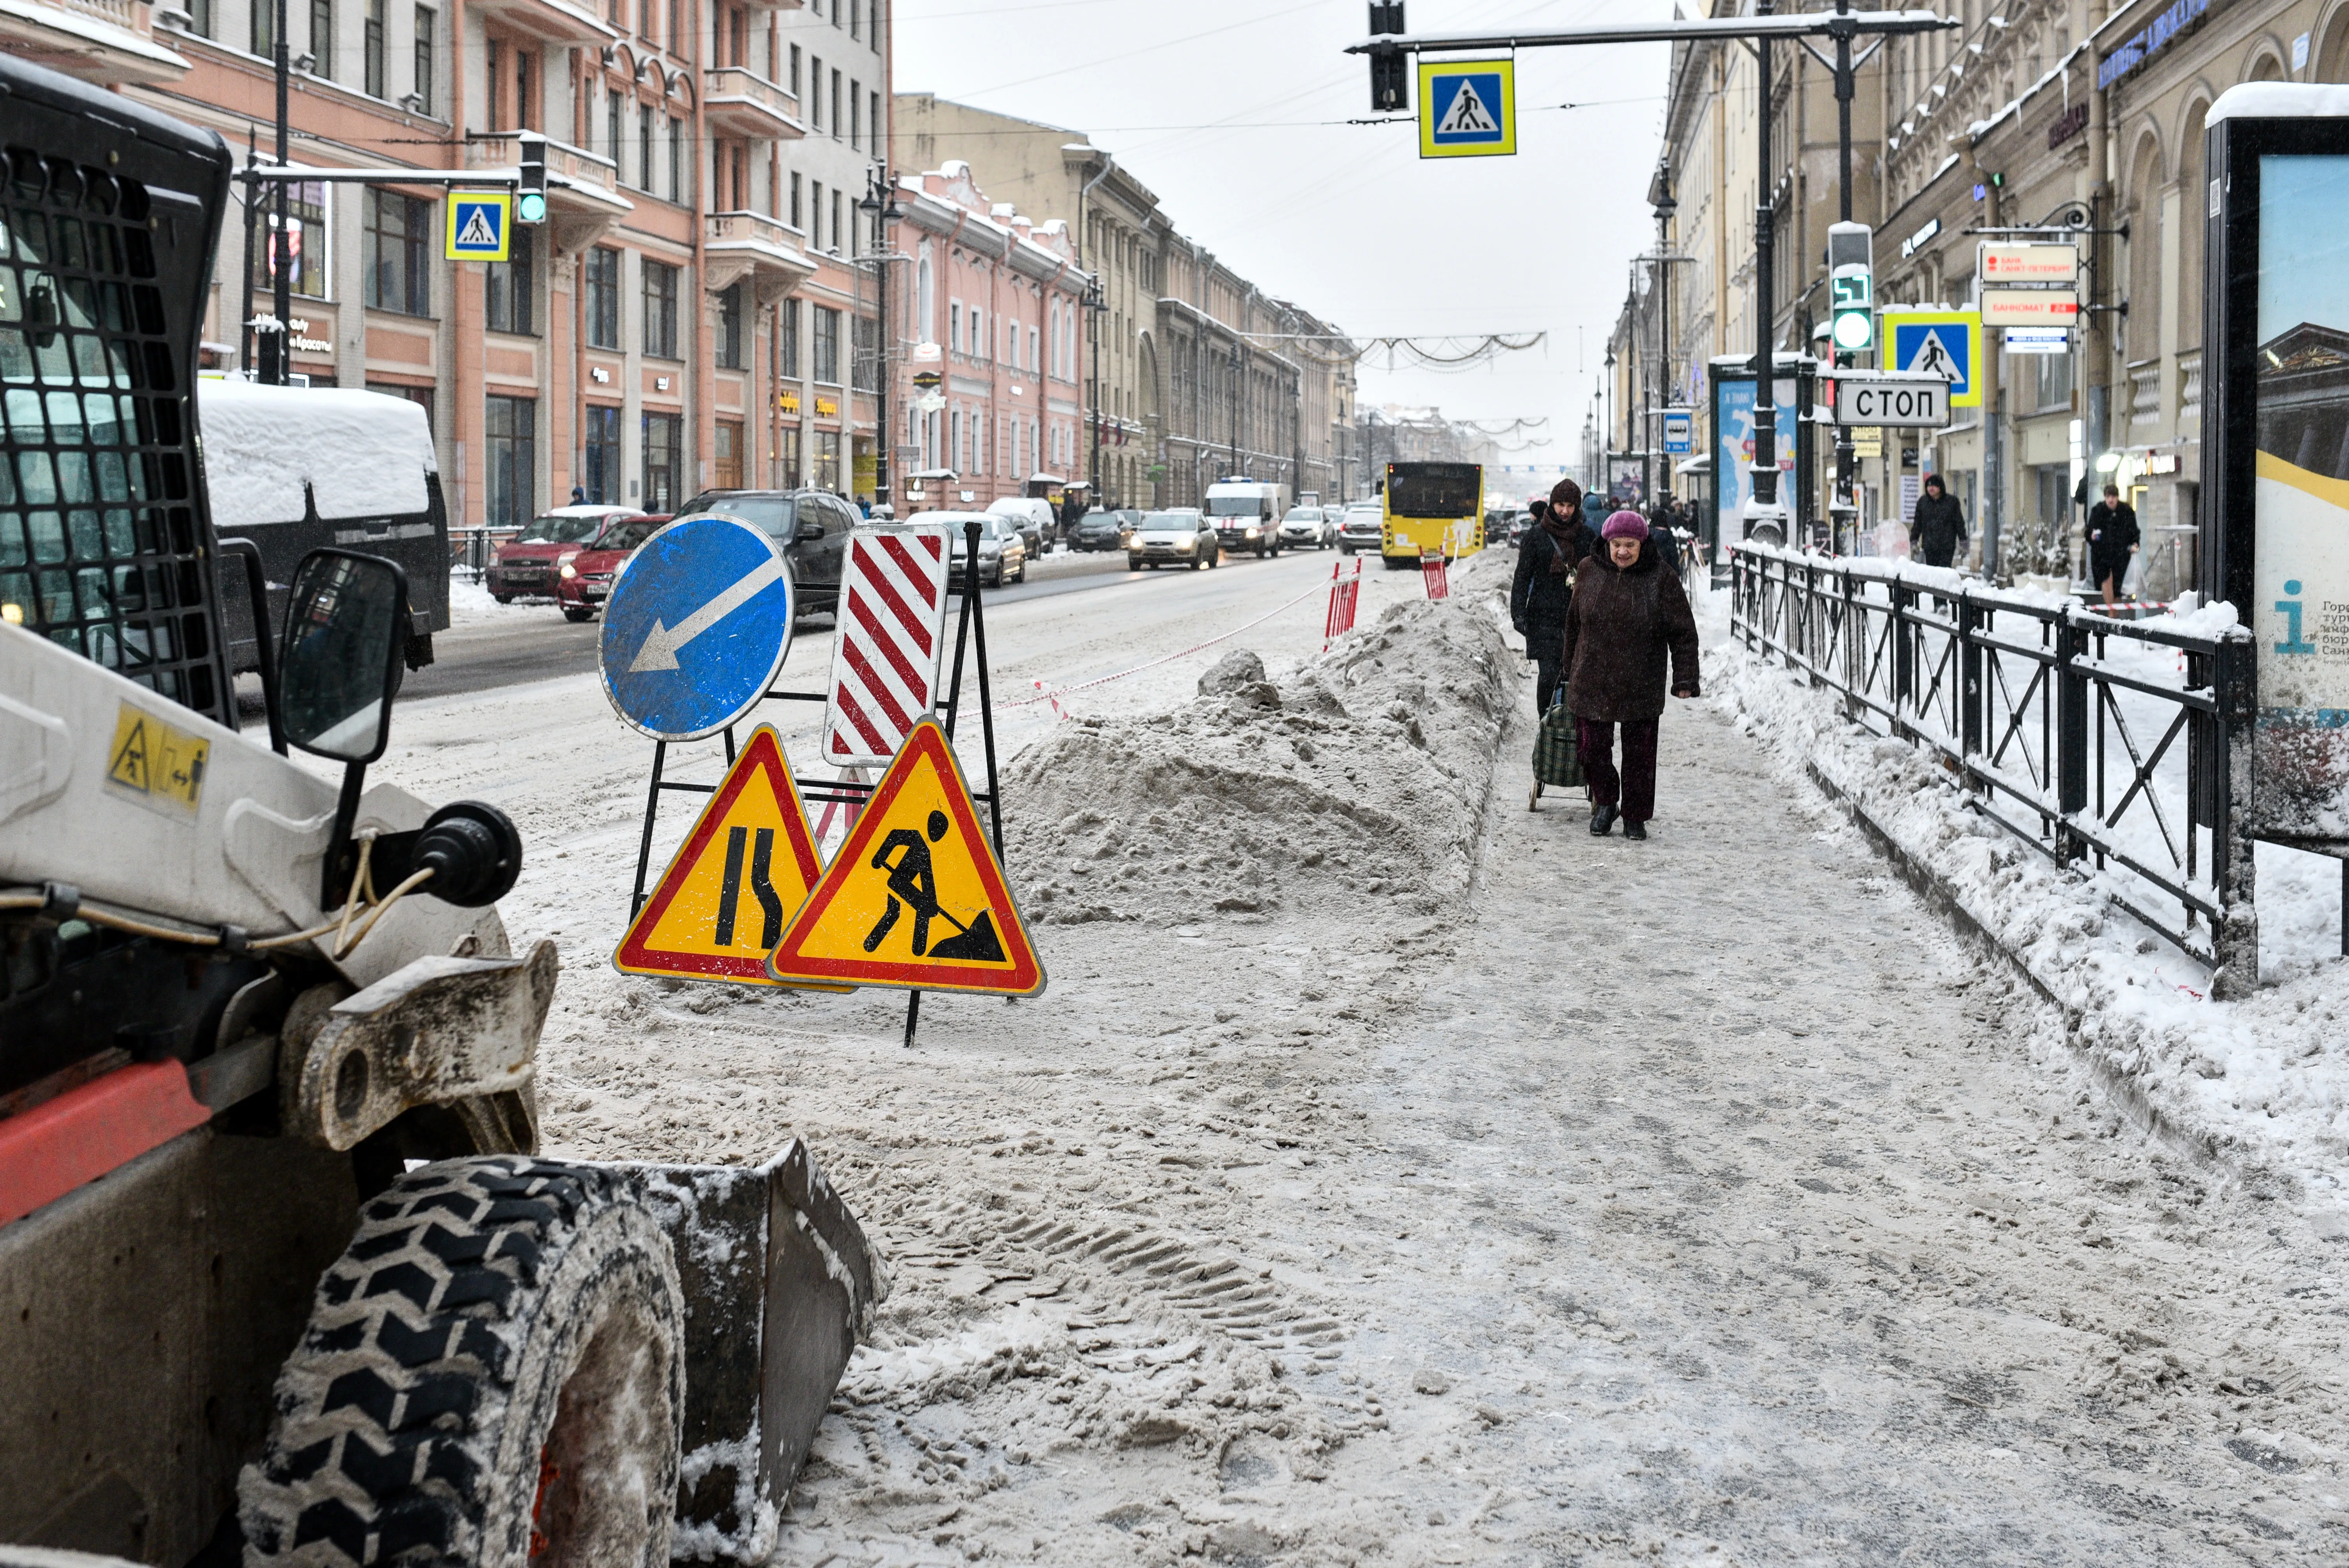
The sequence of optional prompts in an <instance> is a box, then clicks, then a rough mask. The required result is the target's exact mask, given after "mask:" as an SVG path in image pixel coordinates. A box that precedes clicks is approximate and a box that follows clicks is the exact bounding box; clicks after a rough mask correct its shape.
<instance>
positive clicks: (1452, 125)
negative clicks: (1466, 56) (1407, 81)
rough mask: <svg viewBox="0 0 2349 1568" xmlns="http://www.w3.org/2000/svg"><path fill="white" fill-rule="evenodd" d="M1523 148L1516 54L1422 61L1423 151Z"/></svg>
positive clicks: (1449, 154) (1449, 153)
mask: <svg viewBox="0 0 2349 1568" xmlns="http://www.w3.org/2000/svg"><path fill="white" fill-rule="evenodd" d="M1516 150H1517V63H1516V61H1515V60H1428V59H1424V58H1423V59H1422V60H1421V61H1420V62H1419V155H1420V156H1421V157H1422V158H1506V157H1509V156H1511V155H1513V154H1515V153H1516Z"/></svg>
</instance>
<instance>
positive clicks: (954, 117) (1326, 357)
mask: <svg viewBox="0 0 2349 1568" xmlns="http://www.w3.org/2000/svg"><path fill="white" fill-rule="evenodd" d="M894 131H895V141H894V142H893V144H892V145H893V148H894V150H895V158H896V160H897V161H898V162H899V163H900V164H903V165H905V166H909V167H915V168H935V167H938V166H940V164H941V163H942V162H943V161H945V160H950V159H951V160H961V161H965V162H967V163H968V166H969V168H970V170H971V171H972V174H973V176H974V178H975V179H976V181H977V182H978V185H979V186H980V187H981V188H982V189H984V190H985V191H988V194H989V195H990V196H991V197H993V198H994V199H995V200H996V201H1003V202H1008V203H1009V204H1010V205H1011V206H1013V207H1014V208H1016V209H1017V210H1018V211H1021V212H1025V213H1029V214H1030V215H1031V216H1032V217H1034V218H1036V219H1038V220H1059V221H1060V222H1064V223H1066V224H1068V225H1069V227H1070V231H1071V234H1072V235H1074V236H1075V238H1076V240H1077V258H1078V261H1079V263H1080V264H1081V266H1082V268H1083V270H1084V271H1085V272H1086V273H1088V274H1090V275H1091V276H1092V277H1093V278H1095V279H1097V280H1098V281H1099V288H1098V290H1097V292H1096V294H1094V296H1093V299H1092V304H1091V307H1090V308H1091V313H1092V317H1093V321H1092V328H1091V332H1092V343H1091V344H1090V345H1089V346H1088V347H1087V351H1086V359H1085V366H1084V383H1083V387H1082V415H1083V418H1084V421H1085V449H1084V452H1083V456H1082V459H1081V466H1080V468H1079V469H1078V470H1077V471H1078V473H1079V474H1080V475H1081V478H1082V480H1084V482H1086V483H1087V484H1088V485H1090V486H1091V488H1092V493H1093V494H1094V495H1096V496H1097V497H1099V498H1100V500H1102V502H1103V503H1105V504H1107V505H1110V506H1141V507H1149V506H1177V505H1189V504H1195V502H1196V500H1197V499H1198V497H1199V495H1200V494H1201V490H1202V486H1203V485H1204V484H1205V483H1210V482H1213V480H1215V479H1216V478H1219V477H1221V476H1222V474H1223V473H1224V472H1225V471H1226V469H1228V470H1229V471H1230V472H1233V473H1244V474H1248V475H1250V476H1252V477H1255V478H1258V479H1274V480H1279V481H1280V482H1282V483H1286V484H1288V485H1290V486H1291V488H1292V489H1293V490H1319V491H1320V492H1321V493H1323V494H1324V495H1325V496H1334V494H1335V493H1336V492H1337V491H1338V490H1339V489H1340V488H1341V486H1342V485H1343V483H1344V482H1345V480H1344V477H1343V476H1345V475H1346V474H1348V473H1353V474H1354V478H1355V481H1356V482H1357V483H1358V484H1359V482H1360V476H1359V472H1358V469H1359V463H1358V462H1356V461H1355V460H1354V459H1353V458H1352V457H1351V452H1352V449H1353V440H1354V437H1353V386H1354V382H1353V358H1352V347H1351V345H1350V344H1349V343H1347V341H1346V340H1345V338H1344V337H1343V335H1341V334H1340V333H1338V332H1337V331H1336V329H1334V328H1332V327H1330V326H1329V325H1327V324H1326V323H1323V322H1321V321H1319V319H1317V318H1315V317H1313V316H1312V315H1309V313H1307V312H1305V311H1304V310H1302V309H1301V308H1300V307H1298V306H1296V305H1293V304H1287V303H1285V302H1281V301H1278V300H1274V299H1271V298H1269V297H1268V296H1266V295H1264V294H1262V293H1260V292H1259V291H1258V290H1257V289H1256V288H1255V286H1254V285H1253V284H1249V283H1248V282H1247V280H1246V279H1243V278H1240V277H1238V276H1237V274H1234V273H1231V272H1230V271H1229V269H1227V268H1224V267H1222V266H1221V265H1220V264H1219V263H1216V262H1215V260H1214V258H1213V257H1212V256H1211V255H1208V254H1207V253H1206V252H1204V251H1203V250H1201V249H1200V248H1199V246H1198V245H1197V244H1196V243H1195V242H1192V241H1191V240H1189V239H1186V238H1185V236H1183V235H1182V234H1181V233H1179V232H1177V230H1176V228H1175V225H1174V220H1173V219H1172V218H1171V217H1170V216H1168V215H1167V214H1166V213H1165V212H1164V210H1163V209H1162V208H1161V207H1160V206H1159V202H1158V197H1157V195H1156V194H1155V193H1154V191H1152V190H1151V189H1150V188H1149V187H1148V186H1147V185H1145V184H1144V183H1143V181H1141V179H1140V178H1139V177H1138V176H1137V175H1136V174H1135V173H1134V171H1133V170H1130V169H1127V168H1126V167H1124V166H1123V164H1121V163H1120V162H1119V161H1118V160H1117V159H1116V158H1115V157H1114V156H1113V155H1112V154H1111V153H1109V152H1108V151H1106V150H1103V149H1101V148H1097V147H1095V146H1093V145H1092V141H1091V140H1090V139H1089V138H1087V137H1086V136H1085V135H1084V134H1083V133H1082V132H1080V131H1072V130H1067V129H1061V128H1060V127H1058V126H1051V125H1045V124H1040V123H1039V122H1037V121H1034V120H1027V119H1018V118H1016V117H1014V116H1010V115H1003V114H997V113H994V112H992V111H990V110H987V109H979V108H972V107H970V106H969V105H968V104H958V103H955V102H953V101H952V100H950V99H946V98H938V97H936V96H935V95H933V94H927V93H908V94H905V95H903V96H901V97H900V98H898V100H897V108H896V117H895V121H894ZM1216 454H1220V455H1216ZM1211 456H1212V457H1213V458H1214V460H1213V461H1210V458H1211ZM1203 474H1204V475H1205V476H1206V478H1205V479H1204V480H1203V479H1201V477H1200V476H1201V475H1203Z"/></svg>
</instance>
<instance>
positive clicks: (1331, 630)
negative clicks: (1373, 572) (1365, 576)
mask: <svg viewBox="0 0 2349 1568" xmlns="http://www.w3.org/2000/svg"><path fill="white" fill-rule="evenodd" d="M1339 565H1340V563H1339V562H1335V561H1332V562H1330V618H1329V620H1328V622H1327V623H1325V624H1323V626H1322V628H1321V651H1322V652H1323V653H1328V652H1329V651H1330V644H1331V643H1334V642H1336V641H1337V640H1338V639H1339V638H1340V637H1342V636H1344V635H1345V634H1347V633H1349V632H1350V631H1352V630H1353V629H1354V605H1355V604H1356V603H1357V602H1358V601H1360V600H1361V596H1362V563H1361V560H1360V559H1359V558H1358V559H1357V560H1356V561H1355V562H1354V574H1353V575H1352V576H1351V577H1341V576H1340V575H1339Z"/></svg>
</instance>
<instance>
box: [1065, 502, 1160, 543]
mask: <svg viewBox="0 0 2349 1568" xmlns="http://www.w3.org/2000/svg"><path fill="white" fill-rule="evenodd" d="M1141 521H1142V514H1141V513H1140V512H1138V511H1133V509H1131V508H1128V507H1117V508H1110V507H1100V506H1097V507H1095V508H1093V509H1092V511H1089V512H1087V513H1085V515H1084V516H1082V517H1081V518H1079V519H1078V520H1077V525H1076V527H1074V528H1072V529H1071V530H1070V531H1069V548H1070V549H1071V550H1123V549H1124V548H1125V547H1126V543H1127V542H1128V541H1129V540H1131V539H1132V538H1133V531H1134V528H1135V527H1136V526H1137V525H1138V524H1139V523H1140V522H1141Z"/></svg>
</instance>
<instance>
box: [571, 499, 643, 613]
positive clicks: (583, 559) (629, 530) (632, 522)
mask: <svg viewBox="0 0 2349 1568" xmlns="http://www.w3.org/2000/svg"><path fill="white" fill-rule="evenodd" d="M668 516H669V514H668V513H667V512H661V513H658V514H654V513H650V512H637V513H635V514H634V515H632V516H628V517H616V518H614V519H613V520H612V521H610V522H607V523H605V525H604V530H603V531H602V532H600V533H598V534H597V535H596V536H595V538H593V539H591V540H589V541H588V542H586V543H585V544H583V545H580V546H579V547H578V548H576V549H574V550H568V551H565V552H564V553H563V555H562V556H561V557H560V558H558V559H557V560H556V562H555V563H554V578H555V583H554V602H555V603H558V604H560V605H562V606H563V618H564V620H566V621H585V620H587V619H589V618H590V617H592V616H593V615H594V614H595V612H596V611H597V610H599V609H601V608H602V607H603V604H604V601H605V600H606V599H608V598H610V597H611V596H612V579H613V578H614V577H616V576H617V575H619V571H620V567H621V565H622V564H623V563H624V562H626V560H627V559H628V557H629V556H631V555H633V554H635V553H636V546H637V545H639V544H642V543H643V542H645V541H646V540H647V539H650V538H651V537H652V536H653V535H654V534H656V533H658V532H659V531H661V529H662V528H663V527H665V526H666V525H667V522H668Z"/></svg>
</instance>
